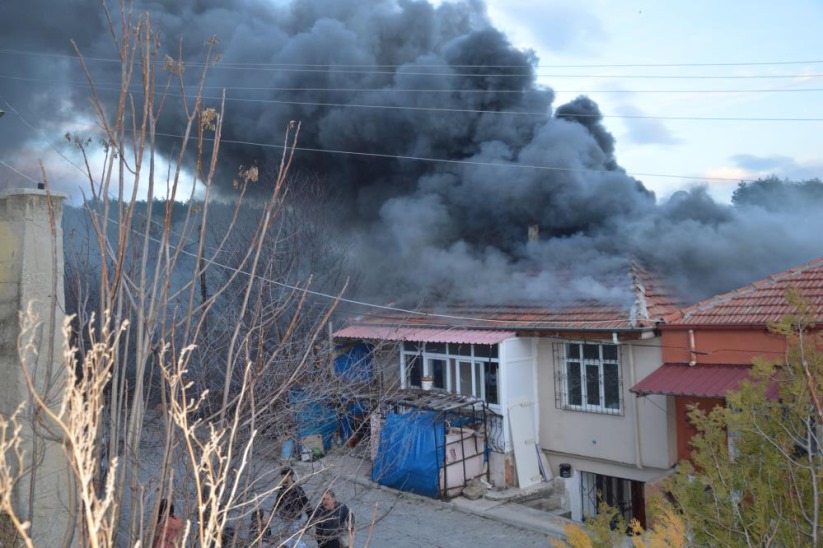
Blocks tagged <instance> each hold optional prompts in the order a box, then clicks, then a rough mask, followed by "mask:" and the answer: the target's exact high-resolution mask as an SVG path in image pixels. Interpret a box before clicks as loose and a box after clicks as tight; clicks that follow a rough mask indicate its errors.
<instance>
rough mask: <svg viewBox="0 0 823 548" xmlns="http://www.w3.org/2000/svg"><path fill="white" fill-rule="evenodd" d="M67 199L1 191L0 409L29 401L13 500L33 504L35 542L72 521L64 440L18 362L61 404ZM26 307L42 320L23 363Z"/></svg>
mask: <svg viewBox="0 0 823 548" xmlns="http://www.w3.org/2000/svg"><path fill="white" fill-rule="evenodd" d="M64 199H65V195H62V194H51V195H49V194H47V193H46V191H44V190H32V189H29V190H12V191H3V192H0V379H2V382H0V414H2V415H3V416H4V417H8V416H9V415H11V414H12V413H13V412H14V411H15V409H17V408H18V406H19V405H20V404H21V403H26V406H25V407H24V410H23V413H22V415H21V416H20V418H21V423H22V425H23V436H24V442H23V445H22V449H23V450H24V451H25V465H24V466H25V468H24V470H23V477H22V480H21V481H19V482H18V483H17V485H16V489H15V492H14V494H13V497H14V506H15V509H16V512H17V514H18V516H20V517H22V518H24V519H27V518H29V508H30V506H31V507H32V508H33V512H32V515H31V521H32V524H31V536H32V538H33V540H34V544H35V546H62V545H63V544H64V541H65V540H66V539H67V538H69V537H68V536H67V534H68V535H70V534H71V529H70V526H71V525H72V523H73V519H74V517H73V516H74V512H73V509H74V507H75V506H74V504H73V502H72V500H73V497H72V496H71V494H70V492H69V486H70V485H71V483H70V481H69V473H68V472H69V470H68V463H67V461H66V458H65V453H64V451H63V445H62V443H61V441H60V440H61V438H60V437H59V436H53V435H50V433H49V432H48V426H49V425H48V423H46V422H45V421H44V420H42V419H39V420H38V419H35V418H34V413H35V410H36V406H35V405H34V403H33V401H32V399H31V397H30V394H29V390H28V388H27V386H26V381H25V377H24V375H23V369H22V366H21V362H23V364H24V366H25V367H26V368H27V370H28V372H29V375H30V376H31V378H32V380H33V382H34V384H35V386H36V387H37V390H38V392H39V393H40V394H41V395H45V396H47V397H48V402H49V404H50V405H59V401H60V399H61V397H62V386H63V382H64V378H65V377H64V376H63V371H62V357H63V335H62V325H63V318H64V310H65V306H64V303H65V300H64V292H63V231H62V228H61V219H62V210H63V200H64ZM52 227H54V229H53V228H52ZM27 311H31V312H32V313H33V314H32V315H33V316H34V317H36V318H37V319H38V321H39V325H38V326H37V328H36V329H34V330H33V331H32V332H31V333H32V334H33V335H34V336H33V338H30V339H29V340H31V341H32V342H33V346H32V347H31V349H32V351H30V352H27V353H26V358H25V359H24V360H21V359H20V353H19V351H18V338H19V337H20V335H21V332H22V329H23V323H22V321H21V318H22V315H23V314H26V313H27ZM41 415H42V414H41ZM51 430H53V428H52V429H51ZM32 463H34V465H33V466H32ZM32 482H33V483H32ZM75 543H76V537H75Z"/></svg>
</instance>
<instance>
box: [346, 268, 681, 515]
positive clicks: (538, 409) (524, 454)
mask: <svg viewBox="0 0 823 548" xmlns="http://www.w3.org/2000/svg"><path fill="white" fill-rule="evenodd" d="M628 278H629V280H630V281H629V283H627V286H628V290H629V292H630V293H631V300H630V302H629V301H628V300H627V302H626V303H625V304H621V305H614V304H600V303H585V304H583V305H575V306H570V307H555V308H543V307H535V306H519V307H518V306H506V307H502V306H496V307H467V306H460V307H449V309H448V313H445V314H440V313H433V312H431V311H420V312H419V313H415V314H407V315H404V316H400V315H397V316H396V317H391V316H390V315H389V316H385V317H383V318H382V319H381V320H380V321H379V322H375V321H373V320H362V319H360V320H356V321H354V322H352V323H351V324H350V325H348V326H346V327H345V328H343V329H341V330H339V331H337V332H336V333H335V337H336V338H337V339H338V340H352V339H354V340H367V341H374V342H386V341H394V342H395V344H394V346H392V347H391V348H392V350H391V351H390V352H389V353H388V356H386V357H385V358H386V359H387V360H388V361H389V363H394V364H395V366H394V371H395V372H396V375H397V382H398V383H399V385H400V386H401V387H402V389H407V390H411V389H416V388H423V387H426V385H427V384H428V383H431V385H432V390H436V391H443V392H450V393H454V394H461V395H463V396H465V397H467V398H475V399H477V400H481V401H483V402H485V403H486V404H487V407H488V409H489V411H491V412H492V413H493V416H494V420H493V423H492V425H491V426H490V428H489V429H488V431H487V432H486V433H485V434H486V438H487V442H488V445H489V448H490V453H489V459H488V466H489V477H490V479H491V481H492V483H493V484H494V486H495V487H497V488H505V487H512V486H519V487H521V488H522V487H528V486H531V485H534V484H535V483H539V482H542V481H545V480H546V479H548V478H560V481H562V482H563V483H564V484H565V494H566V507H567V508H566V509H567V510H568V512H569V513H570V514H571V517H572V518H573V519H576V520H582V519H584V518H585V517H587V516H590V515H594V514H595V513H596V511H597V503H598V493H600V494H601V495H602V496H603V498H604V499H605V500H606V502H608V503H610V504H611V505H613V506H617V507H620V508H621V510H622V511H623V513H624V516H626V517H627V518H629V517H637V518H639V519H640V520H641V521H644V519H645V500H646V496H645V495H646V490H647V486H648V485H650V484H654V483H655V482H657V481H659V480H660V479H661V478H663V477H665V476H666V475H668V474H669V473H670V471H671V469H672V466H673V465H674V464H675V463H676V455H677V454H676V447H675V445H674V438H673V437H671V436H669V435H668V431H669V429H671V428H673V427H674V422H673V416H674V413H673V409H670V408H669V406H670V405H671V404H672V400H671V399H670V398H668V397H667V396H665V395H661V396H658V395H651V394H650V395H648V396H646V397H644V398H636V397H634V395H633V394H632V393H631V392H630V391H629V389H630V388H631V387H632V386H634V385H635V384H636V383H637V382H638V381H640V380H642V379H643V378H644V377H645V376H646V375H648V374H650V373H652V372H653V371H655V370H656V369H657V368H658V367H659V366H660V364H661V363H662V360H663V348H662V338H661V335H660V331H659V324H660V321H661V319H662V318H663V317H664V316H665V315H667V314H671V313H672V312H673V311H674V310H675V308H674V305H673V303H672V301H671V298H670V297H669V295H668V294H667V293H665V292H663V291H661V290H660V289H659V285H658V284H656V283H655V282H654V281H653V280H652V279H651V277H650V276H648V274H647V273H645V272H644V271H642V269H640V268H637V267H633V269H632V272H631V276H630V277H628ZM661 440H665V441H664V442H663V443H661ZM669 440H671V441H669Z"/></svg>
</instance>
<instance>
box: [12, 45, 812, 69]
mask: <svg viewBox="0 0 823 548" xmlns="http://www.w3.org/2000/svg"><path fill="white" fill-rule="evenodd" d="M0 53H6V54H13V55H33V56H39V57H55V58H64V59H77V55H74V54H63V53H51V52H39V51H27V50H19V49H9V48H0ZM83 59H84V60H86V61H98V62H105V63H120V62H121V60H120V59H117V58H114V57H94V56H88V57H87V56H85V55H84V56H83ZM185 64H186V65H187V66H191V67H202V66H205V63H201V62H191V63H189V62H186V63H185ZM816 64H823V59H810V60H780V61H740V62H711V63H689V62H686V63H599V64H568V63H564V64H545V63H539V64H536V65H530V66H531V67H533V68H667V67H671V68H680V67H754V66H781V65H816ZM210 66H215V65H214V64H210ZM217 66H224V67H236V68H254V67H264V68H267V67H271V68H280V67H282V68H301V67H306V68H380V69H387V68H400V67H406V66H409V65H408V64H402V65H386V64H384V65H380V64H347V63H335V64H326V63H231V62H221V63H220V64H219V65H217ZM425 66H430V67H435V68H446V67H448V68H495V69H499V68H519V69H522V68H524V67H523V65H522V64H520V65H451V64H445V63H443V64H432V65H425Z"/></svg>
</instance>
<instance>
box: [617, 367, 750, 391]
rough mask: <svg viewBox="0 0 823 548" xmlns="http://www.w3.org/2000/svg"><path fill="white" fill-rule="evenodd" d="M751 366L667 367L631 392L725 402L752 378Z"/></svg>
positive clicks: (633, 388)
mask: <svg viewBox="0 0 823 548" xmlns="http://www.w3.org/2000/svg"><path fill="white" fill-rule="evenodd" d="M751 369H752V368H751V366H748V365H695V366H689V365H683V364H670V363H667V364H664V365H663V366H662V367H658V368H657V369H655V370H654V371H653V372H652V373H651V374H650V375H649V376H647V377H646V378H644V379H643V380H642V381H640V382H639V383H637V384H635V385H634V386H633V387H631V388H630V390H631V391H632V392H634V393H636V394H639V395H641V396H645V395H648V394H664V395H668V396H692V397H697V398H723V397H725V396H726V394H727V393H728V392H731V391H733V390H736V389H737V387H738V386H740V382H741V381H742V380H743V379H745V378H747V377H748V376H749V372H750V371H751Z"/></svg>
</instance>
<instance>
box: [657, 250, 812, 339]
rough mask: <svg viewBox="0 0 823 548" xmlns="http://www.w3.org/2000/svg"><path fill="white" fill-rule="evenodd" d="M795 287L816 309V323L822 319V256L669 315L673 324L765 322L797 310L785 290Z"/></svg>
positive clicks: (751, 323)
mask: <svg viewBox="0 0 823 548" xmlns="http://www.w3.org/2000/svg"><path fill="white" fill-rule="evenodd" d="M790 287H795V288H797V290H798V291H799V292H800V295H801V296H802V297H803V298H805V299H806V300H807V301H808V302H809V303H810V304H811V305H813V306H814V307H815V309H816V314H815V316H816V317H815V323H821V322H823V257H821V258H819V259H815V260H814V261H811V262H809V263H806V264H804V265H801V266H798V267H795V268H792V269H790V270H786V271H785V272H780V273H778V274H772V275H771V276H769V277H768V278H766V279H764V280H760V281H757V282H754V283H753V284H750V285H747V286H745V287H741V288H740V289H736V290H734V291H731V292H729V293H725V294H723V295H718V296H716V297H713V298H711V299H707V300H705V301H702V302H699V303H697V304H695V305H693V306H690V307H688V308H684V309H683V310H681V311H680V313H679V314H675V315H673V316H672V317H670V318H669V321H668V323H669V324H670V325H684V326H685V325H703V326H707V325H766V324H768V323H769V322H771V321H778V320H780V319H781V318H782V317H783V316H785V315H786V314H791V313H794V312H795V310H794V309H793V308H792V307H791V306H790V305H789V303H787V302H786V291H787V290H788V289H789V288H790Z"/></svg>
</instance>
